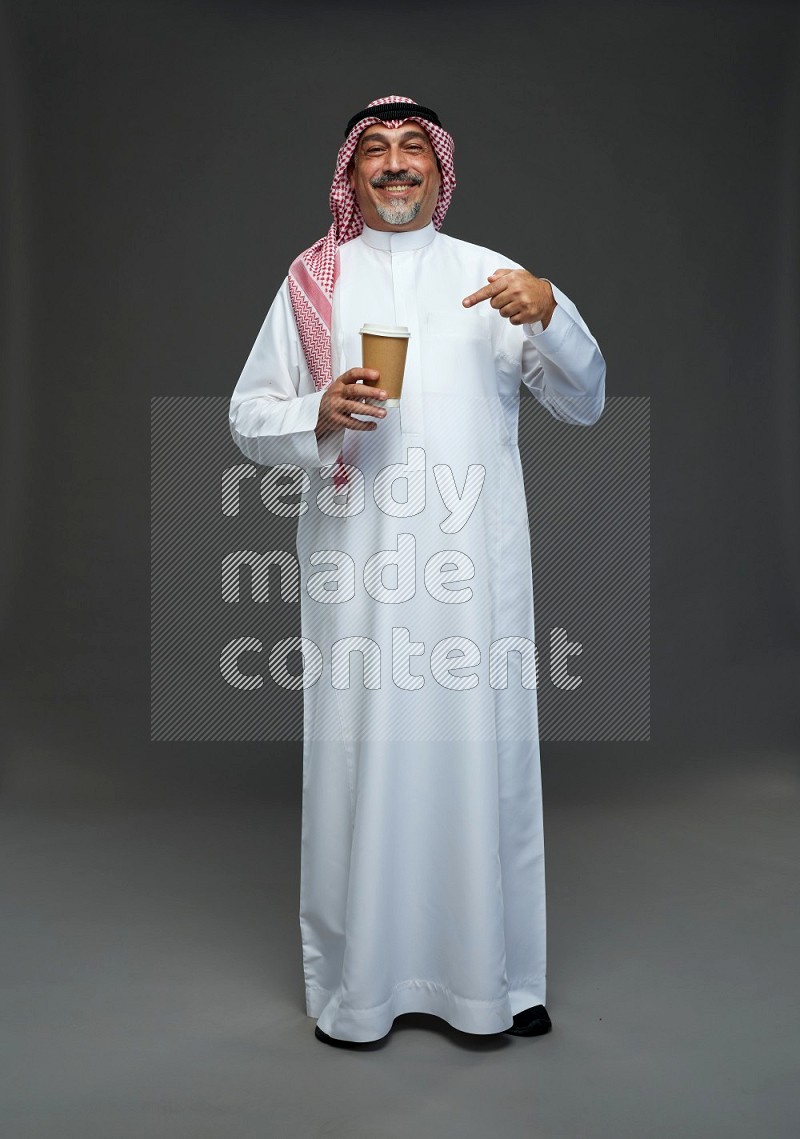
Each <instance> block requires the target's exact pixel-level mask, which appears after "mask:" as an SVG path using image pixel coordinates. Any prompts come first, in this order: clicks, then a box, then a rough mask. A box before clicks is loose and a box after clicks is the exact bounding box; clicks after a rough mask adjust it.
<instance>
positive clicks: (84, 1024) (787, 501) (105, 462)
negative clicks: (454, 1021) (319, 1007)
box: [0, 0, 800, 1139]
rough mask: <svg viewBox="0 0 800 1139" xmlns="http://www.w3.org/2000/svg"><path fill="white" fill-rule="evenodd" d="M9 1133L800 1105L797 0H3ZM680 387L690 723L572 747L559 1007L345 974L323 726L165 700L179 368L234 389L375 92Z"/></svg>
mask: <svg viewBox="0 0 800 1139" xmlns="http://www.w3.org/2000/svg"><path fill="white" fill-rule="evenodd" d="M0 52H1V53H2V54H1V55H0V84H2V152H1V153H2V159H1V161H2V170H1V171H0V174H1V175H2V176H1V177H0V194H2V202H0V219H2V242H3V256H2V262H1V268H0V271H1V272H2V310H1V312H2V315H1V316H0V320H1V321H2V325H1V326H0V334H1V335H2V344H3V354H4V359H3V377H2V385H3V386H2V394H3V406H2V415H1V416H0V431H1V432H2V462H3V467H2V472H0V474H1V475H2V477H1V478H0V496H2V497H1V499H0V502H1V504H2V523H1V525H2V529H1V530H0V532H1V533H2V535H3V544H4V550H3V552H4V557H3V559H2V563H1V564H0V572H1V573H2V579H1V581H0V617H2V623H3V630H4V637H3V645H4V665H5V667H4V682H3V735H2V748H3V761H2V762H3V768H2V775H1V776H0V779H2V783H0V791H1V793H2V800H1V801H0V807H2V824H3V827H2V836H3V837H2V844H3V845H2V851H0V854H2V875H3V886H4V891H5V896H6V899H7V900H6V903H5V909H4V925H3V928H4V934H3V944H2V953H3V961H2V990H1V992H2V1001H3V1008H2V1024H3V1033H4V1035H3V1045H4V1047H6V1046H7V1057H6V1058H5V1059H4V1061H3V1066H2V1071H3V1078H4V1082H5V1083H7V1088H6V1089H5V1094H4V1105H5V1106H4V1109H3V1111H4V1116H5V1126H4V1131H5V1132H6V1133H8V1134H9V1135H13V1136H15V1139H27V1137H28V1136H45V1135H46V1136H51V1135H52V1136H59V1137H63V1136H68V1135H81V1136H82V1137H85V1136H94V1135H98V1136H100V1135H102V1136H104V1137H105V1136H110V1135H120V1136H126V1137H127V1136H156V1135H158V1136H161V1135H164V1136H170V1137H174V1136H179V1135H180V1136H182V1135H186V1136H193V1137H197V1136H206V1135H208V1136H214V1137H218V1136H219V1135H223V1134H224V1135H226V1136H229V1137H237V1139H238V1137H239V1136H251V1135H252V1136H256V1135H259V1136H260V1135H264V1134H270V1133H275V1134H280V1135H295V1134H297V1135H300V1134H303V1135H315V1136H326V1137H330V1136H338V1135H348V1136H350V1137H352V1136H362V1135H363V1136H375V1135H381V1136H389V1137H393V1136H406V1135H427V1134H433V1133H437V1134H441V1135H443V1136H449V1135H456V1134H458V1135H461V1136H463V1135H468V1134H474V1135H486V1134H489V1133H494V1132H495V1131H502V1130H503V1129H505V1130H508V1131H511V1130H512V1129H520V1128H522V1127H523V1126H524V1128H525V1130H526V1131H527V1132H528V1133H529V1134H531V1135H541V1136H547V1137H556V1136H558V1137H559V1139H560V1137H562V1136H563V1137H564V1139H567V1137H574V1136H576V1135H581V1136H592V1137H594V1136H603V1137H605V1136H608V1137H609V1139H610V1137H611V1136H614V1137H615V1139H619V1137H621V1136H631V1137H634V1136H636V1137H637V1139H640V1137H641V1136H642V1135H648V1136H664V1137H665V1139H666V1137H667V1136H670V1137H672V1136H674V1135H675V1134H683V1135H690V1136H698V1137H700V1136H703V1137H706V1136H717V1135H719V1136H725V1137H726V1139H731V1137H734V1136H740V1135H741V1136H747V1137H748V1139H750V1137H751V1136H752V1135H753V1134H756V1133H759V1134H765V1135H769V1136H772V1137H780V1139H783V1137H784V1136H786V1137H787V1139H788V1136H789V1135H792V1134H794V1120H795V1119H796V1117H797V1111H798V1106H800V1105H798V1103H797V1093H796V1087H797V1063H796V1059H797V1054H798V1032H797V1026H796V1017H792V1016H791V1015H790V1013H791V1009H792V1004H793V1001H794V1000H796V960H797V956H798V949H800V946H799V945H798V936H797V933H798V931H797V924H796V921H795V919H794V914H795V912H796V899H795V893H794V892H795V891H796V885H795V880H796V865H797V837H796V836H797V833H798V830H797V819H796V813H797V812H796V808H797V803H798V798H799V797H800V796H798V788H800V780H799V779H798V770H797V743H798V730H797V729H798V723H797V708H798V699H797V688H798V685H797V676H798V664H799V663H800V662H799V661H798V626H799V625H800V610H799V609H798V605H799V604H800V601H799V599H800V588H799V587H800V530H799V528H798V525H797V519H798V507H800V501H799V499H800V477H799V476H800V470H799V467H800V448H799V447H798V433H799V432H800V426H799V424H800V416H799V415H798V411H799V410H800V409H799V408H798V402H799V397H798V355H799V353H798V331H797V329H798V323H797V313H798V303H799V302H800V295H799V292H800V290H798V269H797V266H798V229H797V210H798V203H799V202H800V177H798V139H800V23H798V12H797V10H796V6H795V5H788V4H787V5H775V4H759V5H756V4H746V3H735V4H714V5H668V4H664V5H656V4H652V3H639V4H636V5H611V4H603V5H580V4H565V5H559V6H553V5H526V6H517V5H515V4H513V3H512V4H506V5H503V6H502V7H496V6H495V7H491V6H477V5H476V6H470V5H468V4H467V5H463V4H462V5H460V6H459V7H458V9H451V8H444V7H441V8H439V7H434V8H433V9H428V8H425V7H423V6H421V5H418V4H416V3H413V2H412V3H404V4H402V5H397V4H395V5H391V6H385V7H376V5H374V4H372V5H369V6H367V5H363V6H360V5H347V4H345V5H343V6H337V7H335V8H334V7H331V8H315V7H308V6H307V5H306V6H296V7H293V8H290V9H289V10H287V9H286V8H285V7H283V8H281V9H280V10H276V9H273V8H272V7H271V6H270V5H266V4H261V5H259V4H255V3H250V4H246V3H235V2H234V3H227V4H224V3H221V2H217V3H214V2H211V0H206V2H205V3H200V2H197V3H188V2H185V3H177V2H176V3H160V4H147V3H119V4H118V3H102V2H100V0H95V2H79V3H73V4H70V5H69V6H66V5H64V4H59V3H53V2H38V3H37V2H35V0H33V2H28V3H23V2H22V0H15V2H11V3H9V2H8V0H6V2H5V3H4V4H3V5H2V6H0ZM390 93H396V94H404V95H408V96H411V97H413V98H415V99H417V100H419V101H420V102H423V103H426V104H428V105H430V106H433V107H435V108H436V109H437V110H438V111H439V113H440V114H441V116H442V119H443V122H444V123H445V124H446V125H447V127H448V129H450V130H451V131H452V133H453V135H454V137H455V141H456V173H457V177H458V180H459V186H458V189H457V190H456V193H455V197H454V200H453V204H452V207H451V210H450V212H449V214H448V218H447V226H446V229H447V232H449V233H451V234H453V235H454V236H456V237H461V238H464V239H467V240H471V241H475V242H478V243H479V244H482V245H486V246H489V247H491V248H495V249H497V250H500V251H503V252H505V253H507V255H508V256H509V257H511V258H514V259H515V260H518V261H520V262H522V263H523V264H525V265H526V266H528V267H529V268H530V269H531V270H533V271H534V272H537V273H540V274H542V275H545V276H548V277H551V278H552V279H553V280H554V281H555V282H556V284H558V285H559V286H560V287H561V288H563V289H564V290H565V292H567V294H568V295H570V296H571V297H572V298H573V299H574V300H575V302H576V303H577V304H578V306H579V308H580V310H581V312H582V314H583V316H584V317H585V319H586V320H587V322H588V324H589V326H590V327H591V328H592V330H593V331H594V332H595V334H596V335H597V336H598V339H599V341H600V344H601V346H602V349H603V352H604V355H605V357H606V360H607V363H608V393H609V395H612V396H613V395H649V396H650V397H651V400H652V404H651V409H652V463H653V466H652V474H653V501H652V523H653V529H652V533H653V538H652V555H653V563H652V644H653V657H652V740H651V741H650V742H649V743H628V744H622V743H620V744H616V745H615V744H604V745H599V744H583V745H569V744H548V745H545V746H544V748H543V772H544V780H545V811H546V819H545V825H546V829H547V857H548V898H549V910H548V939H549V954H550V966H549V986H550V987H549V992H548V1008H549V1009H550V1012H551V1015H552V1016H553V1019H554V1024H555V1028H554V1031H553V1033H552V1034H551V1035H550V1036H548V1037H545V1038H543V1039H540V1040H535V1041H518V1040H513V1041H512V1040H511V1039H510V1038H503V1039H502V1040H501V1041H500V1043H498V1042H497V1041H496V1040H494V1041H479V1042H475V1041H472V1040H469V1039H465V1038H464V1037H463V1035H462V1034H457V1033H455V1032H453V1031H450V1030H448V1029H447V1028H446V1026H443V1025H442V1023H441V1022H437V1021H435V1020H433V1018H425V1017H417V1016H414V1015H411V1016H408V1017H403V1018H400V1020H399V1021H398V1022H397V1025H396V1029H395V1031H394V1032H393V1033H392V1037H391V1043H390V1045H389V1046H387V1047H386V1048H385V1049H383V1050H381V1051H379V1052H374V1053H369V1054H366V1055H359V1056H356V1055H353V1054H339V1053H333V1052H332V1051H331V1050H329V1049H325V1048H324V1047H323V1046H322V1045H320V1044H318V1043H317V1042H315V1041H314V1039H313V1035H312V1031H311V1030H312V1022H311V1021H309V1020H308V1019H307V1018H306V1017H305V1016H304V1009H303V1004H302V976H301V969H300V958H299V952H300V945H299V930H298V928H297V918H296V906H297V888H298V877H297V876H298V856H299V849H298V847H299V787H300V783H299V755H300V752H299V746H298V745H297V744H292V743H286V744H282V745H276V746H275V747H274V748H270V747H265V746H264V745H259V744H255V743H253V744H248V743H238V744H199V743H187V744H177V743H176V744H168V743H158V744H154V743H151V742H150V740H149V612H148V592H149V556H148V554H149V551H148V541H149V526H148V488H149V452H148V427H149V406H150V397H151V396H152V395H192V396H195V395H214V396H223V395H224V396H227V395H229V394H230V392H231V391H232V389H233V386H234V384H235V382H236V379H237V378H238V375H239V372H240V371H241V368H242V366H243V364H244V360H245V359H246V356H247V354H248V352H249V349H250V347H251V345H252V343H253V340H254V339H255V335H256V333H257V331H258V328H259V326H260V323H261V321H262V320H263V317H264V315H265V313H266V310H267V308H268V306H269V303H270V301H271V299H272V296H273V295H274V293H275V291H276V289H277V288H278V286H279V284H280V281H281V279H282V277H283V275H284V273H285V271H286V267H287V266H288V264H289V262H290V261H291V259H292V258H293V257H294V256H295V255H296V253H297V252H298V251H299V250H300V249H301V248H303V247H305V246H306V245H308V244H310V243H311V242H312V241H313V240H315V239H316V238H317V237H318V236H320V235H321V234H322V233H323V232H324V231H325V230H326V228H327V226H328V224H329V215H328V213H327V191H328V186H329V181H330V175H331V173H332V170H333V163H334V159H335V155H336V150H337V148H338V146H339V142H340V139H341V132H342V130H343V127H344V123H345V122H346V120H347V118H348V117H349V116H350V115H351V114H352V113H353V112H354V111H355V110H357V109H359V108H360V107H362V106H363V105H364V104H365V103H367V102H368V101H369V100H371V99H373V98H376V97H378V96H380V95H386V94H390Z"/></svg>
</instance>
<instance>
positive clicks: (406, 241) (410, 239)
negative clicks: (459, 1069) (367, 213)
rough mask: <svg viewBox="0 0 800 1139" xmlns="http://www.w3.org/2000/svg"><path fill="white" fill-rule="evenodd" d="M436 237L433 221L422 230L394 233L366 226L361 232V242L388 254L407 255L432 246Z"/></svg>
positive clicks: (405, 230) (406, 230)
mask: <svg viewBox="0 0 800 1139" xmlns="http://www.w3.org/2000/svg"><path fill="white" fill-rule="evenodd" d="M434 237H436V228H435V226H434V224H433V222H432V221H430V222H428V224H427V225H426V226H423V227H422V229H404V230H397V231H392V230H388V229H370V228H369V226H368V225H365V226H364V228H363V229H362V231H361V240H362V241H363V242H365V243H366V244H367V245H369V246H371V247H372V248H373V249H383V250H385V251H386V252H387V253H405V252H406V251H408V250H410V249H422V247H423V246H424V245H430V243H431V242H432V241H433V239H434Z"/></svg>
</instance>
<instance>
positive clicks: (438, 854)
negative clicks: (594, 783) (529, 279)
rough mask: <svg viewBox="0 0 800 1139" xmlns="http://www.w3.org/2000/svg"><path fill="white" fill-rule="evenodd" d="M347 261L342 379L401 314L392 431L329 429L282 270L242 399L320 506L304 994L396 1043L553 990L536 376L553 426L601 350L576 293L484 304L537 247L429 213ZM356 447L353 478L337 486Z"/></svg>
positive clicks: (246, 420)
mask: <svg viewBox="0 0 800 1139" xmlns="http://www.w3.org/2000/svg"><path fill="white" fill-rule="evenodd" d="M340 258H341V261H340V265H341V272H340V276H339V278H338V281H337V284H336V287H335V290H334V298H333V329H332V352H333V367H334V372H333V374H334V376H338V375H341V374H342V373H343V372H345V371H346V370H347V369H348V368H351V367H360V366H361V342H360V337H359V329H360V327H361V325H362V324H364V323H370V324H391V325H396V324H397V325H405V326H407V327H408V329H409V332H410V339H409V347H408V357H407V362H406V370H405V378H404V384H403V394H402V400H401V404H400V407H399V408H390V409H388V410H387V414H386V416H385V417H384V418H383V419H382V420H379V421H377V428H376V429H375V430H373V431H358V430H352V429H339V430H336V431H335V432H333V433H331V434H329V435H327V436H324V437H323V438H322V439H321V440H318V439H317V438H316V436H315V433H314V428H315V426H316V423H317V416H318V411H319V404H320V400H321V399H322V394H323V393H322V392H317V391H315V389H314V384H313V381H312V378H311V376H310V373H309V371H308V368H307V366H306V362H305V359H304V355H303V351H302V348H301V345H300V341H299V338H298V334H297V329H296V324H295V320H294V316H293V312H292V307H291V303H290V299H289V293H288V284H287V282H284V284H283V286H282V288H281V289H280V291H279V293H278V295H277V297H276V298H275V301H274V303H273V305H272V307H271V308H270V310H269V313H268V314H267V317H266V319H265V321H264V324H263V326H262V328H261V330H260V332H259V334H258V337H257V339H256V342H255V344H254V346H253V349H252V351H251V353H250V356H249V357H248V360H247V362H246V364H245V367H244V370H243V371H242V374H241V377H240V379H239V381H238V383H237V385H236V389H235V391H234V394H233V398H232V400H231V406H230V426H231V432H232V435H233V438H234V440H235V442H236V444H237V445H238V447H239V448H240V449H241V451H242V452H243V453H244V454H245V455H246V456H247V457H248V458H250V459H251V460H253V461H255V462H258V463H261V464H265V465H267V466H277V465H283V464H286V465H289V466H292V467H294V468H299V469H298V470H296V471H295V474H296V475H297V477H298V482H297V484H296V485H297V488H298V493H299V492H302V502H303V504H304V507H305V510H304V513H302V514H300V516H299V518H298V535H297V553H298V559H299V565H300V582H301V629H302V636H303V638H304V641H303V645H304V652H303V659H304V674H303V675H304V681H305V682H307V686H306V687H305V688H304V750H303V817H302V851H301V888H300V929H301V937H302V946H303V963H304V972H305V987H306V988H305V991H306V1011H307V1013H308V1015H309V1016H311V1017H314V1018H316V1019H317V1020H318V1023H319V1026H320V1028H321V1029H322V1030H323V1031H325V1032H327V1033H328V1034H329V1035H331V1036H334V1037H337V1038H339V1039H343V1040H351V1041H366V1040H375V1039H378V1038H380V1037H382V1036H384V1035H385V1034H386V1033H387V1032H388V1031H389V1029H390V1028H391V1026H392V1021H393V1020H394V1018H395V1017H396V1016H398V1015H399V1014H401V1013H405V1012H427V1013H432V1014H434V1015H436V1016H438V1017H441V1018H443V1019H444V1020H446V1021H448V1022H449V1023H450V1024H451V1025H453V1026H454V1027H456V1028H458V1029H461V1030H463V1031H465V1032H471V1033H494V1032H501V1031H502V1030H503V1029H505V1028H508V1027H509V1026H510V1025H511V1024H512V1019H513V1016H514V1015H515V1014H516V1013H518V1012H520V1011H522V1010H523V1009H526V1008H530V1007H531V1006H533V1005H538V1004H544V1003H545V999H546V988H545V982H546V919H545V873H544V835H543V821H542V795H541V774H540V762H539V741H538V718H537V701H536V687H535V684H536V675H535V672H534V668H533V665H534V663H535V656H533V655H532V654H531V651H530V649H531V647H532V645H533V642H534V623H533V621H534V619H533V586H532V575H531V550H530V540H529V533H528V520H527V506H526V499H525V491H524V485H523V479H522V468H521V463H520V455H519V449H518V446H517V420H518V411H519V398H520V391H521V386H520V385H521V384H522V383H524V384H525V385H526V386H527V388H529V390H530V391H531V392H532V393H533V395H534V396H535V397H536V398H537V399H538V400H539V402H540V403H541V404H543V405H544V407H546V408H547V409H548V410H549V411H550V412H551V414H553V415H554V416H555V417H557V418H558V419H562V420H565V421H568V422H573V423H578V424H583V425H589V424H591V423H593V422H595V420H596V419H597V418H598V417H599V415H600V413H601V411H602V409H603V404H604V397H605V363H604V361H603V357H602V355H601V353H600V350H599V348H598V346H597V342H596V340H595V339H594V337H593V336H592V334H591V333H590V332H589V329H588V328H587V326H586V324H585V323H584V321H583V319H582V318H581V316H580V314H579V313H578V311H577V309H576V307H575V305H574V304H573V303H572V301H570V299H569V298H568V297H566V296H565V295H564V294H563V293H562V292H561V291H560V290H559V289H558V288H557V287H556V286H555V285H553V286H552V287H553V294H554V296H555V299H556V301H557V306H556V309H555V311H554V313H553V315H552V317H551V320H550V323H549V324H548V327H547V328H546V329H544V330H541V325H539V326H538V329H537V328H536V327H532V326H529V325H512V324H511V323H510V322H509V321H508V320H506V319H504V318H503V317H501V316H500V315H499V313H498V312H496V311H495V310H494V309H492V308H491V307H490V305H489V303H488V302H483V303H482V304H478V305H476V306H474V307H472V308H470V309H465V308H464V307H463V306H462V304H461V301H462V299H463V298H464V297H465V296H467V295H468V294H469V293H472V292H474V291H475V290H477V289H479V288H480V287H482V286H483V285H484V284H485V283H486V278H487V276H488V275H489V274H490V273H492V272H493V271H494V270H495V269H497V268H499V267H502V266H505V267H509V268H516V267H518V266H517V263H516V262H514V261H510V260H508V258H506V257H504V256H502V255H500V254H498V253H496V252H493V251H491V250H488V249H484V248H481V247H479V246H475V245H471V244H469V243H467V242H463V241H459V240H456V239H454V238H451V237H448V236H446V235H444V234H442V233H438V232H437V231H436V230H435V229H434V227H433V225H428V226H426V227H425V228H424V229H420V230H415V231H408V232H402V233H394V232H378V231H374V230H370V229H368V228H365V229H364V230H363V232H362V233H361V235H360V236H359V237H357V238H355V239H354V240H352V241H350V242H347V243H346V244H345V245H343V246H342V247H341V248H340ZM551 284H552V282H551ZM362 418H364V419H366V417H365V416H364V417H362ZM340 453H341V455H342V459H343V461H344V462H345V463H346V464H347V465H348V467H349V468H350V477H349V479H348V483H347V486H346V487H345V488H343V489H342V490H341V491H336V490H335V488H334V484H333V478H332V475H333V471H334V469H335V466H334V464H335V462H336V459H337V456H338V455H339V454H340ZM288 501H291V502H295V503H297V502H298V501H300V498H299V497H298V496H297V495H295V497H294V498H291V499H289V500H288ZM346 638H350V639H349V640H346ZM312 643H313V646H315V648H312ZM492 646H494V649H493V647H492ZM498 646H499V648H501V649H502V650H504V651H500V652H497V653H496V655H495V650H496V649H497V648H498ZM306 650H308V653H307V652H306ZM506 650H507V651H506Z"/></svg>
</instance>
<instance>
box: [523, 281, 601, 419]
mask: <svg viewBox="0 0 800 1139" xmlns="http://www.w3.org/2000/svg"><path fill="white" fill-rule="evenodd" d="M550 285H551V287H552V289H553V296H554V297H555V299H556V307H555V310H554V312H553V315H552V317H551V318H550V323H549V324H548V326H547V328H545V329H542V325H541V322H540V321H537V322H536V324H535V325H530V324H523V325H522V331H523V339H522V381H523V383H524V384H525V386H526V387H527V388H528V390H529V391H530V392H531V394H532V395H534V396H535V397H536V399H538V401H539V403H541V404H542V406H543V407H546V408H547V410H548V411H549V412H550V414H551V415H553V416H554V417H555V418H556V419H562V420H564V421H565V422H566V423H579V424H583V425H584V426H587V427H588V426H589V425H590V424H592V423H595V422H596V421H597V420H598V419H599V418H600V414H601V412H602V410H603V406H604V404H605V386H606V363H605V360H604V359H603V356H602V353H601V352H600V348H599V346H598V344H597V341H596V340H595V338H594V336H592V334H591V332H590V331H589V329H588V328H587V326H586V323H585V321H584V320H583V318H582V317H581V314H580V313H579V312H578V310H577V308H576V307H575V305H574V304H573V303H572V301H571V300H570V299H569V297H568V296H566V294H564V293H562V292H561V290H560V289H558V288H556V286H555V285H554V284H553V282H552V281H551V282H550Z"/></svg>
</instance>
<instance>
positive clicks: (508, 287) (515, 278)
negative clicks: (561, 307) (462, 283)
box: [461, 269, 556, 328]
mask: <svg viewBox="0 0 800 1139" xmlns="http://www.w3.org/2000/svg"><path fill="white" fill-rule="evenodd" d="M486 279H487V281H488V282H489V284H488V285H484V286H483V288H482V289H478V291H477V293H471V294H470V296H468V297H465V298H464V300H463V301H462V302H461V303H462V304H463V306H464V308H471V306H472V305H475V304H478V303H479V302H480V301H489V303H490V304H491V306H492V308H496V309H497V311H498V312H499V313H500V315H501V316H504V317H506V319H508V320H510V321H511V323H512V324H534V323H535V322H536V321H537V320H540V321H541V322H542V328H547V326H548V324H549V323H550V317H551V316H552V315H553V312H554V311H555V307H556V299H555V297H554V296H553V289H552V286H551V285H550V282H549V281H544V280H542V278H541V277H534V275H533V273H529V272H528V271H527V269H495V271H494V273H492V275H491V277H487V278H486Z"/></svg>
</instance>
